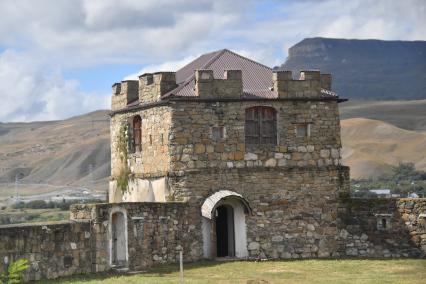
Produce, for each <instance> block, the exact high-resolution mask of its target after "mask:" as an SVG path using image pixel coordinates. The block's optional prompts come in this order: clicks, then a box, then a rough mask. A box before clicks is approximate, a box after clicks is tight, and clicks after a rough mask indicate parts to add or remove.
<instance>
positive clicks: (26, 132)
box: [0, 110, 111, 190]
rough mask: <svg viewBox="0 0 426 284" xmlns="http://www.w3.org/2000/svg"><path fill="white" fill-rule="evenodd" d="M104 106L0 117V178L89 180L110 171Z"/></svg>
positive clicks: (98, 181) (94, 183) (99, 181)
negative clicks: (49, 116) (9, 119)
mask: <svg viewBox="0 0 426 284" xmlns="http://www.w3.org/2000/svg"><path fill="white" fill-rule="evenodd" d="M107 114H108V111H106V110H102V111H95V112H92V113H88V114H85V115H81V116H76V117H72V118H69V119H66V120H61V121H47V122H31V123H0V183H10V182H14V181H15V177H16V176H18V177H19V180H20V183H23V184H25V183H43V184H44V183H46V184H52V185H60V186H64V185H74V186H78V185H90V187H98V188H103V190H106V188H107V182H106V177H108V176H109V174H110V155H111V154H110V146H109V117H108V115H107Z"/></svg>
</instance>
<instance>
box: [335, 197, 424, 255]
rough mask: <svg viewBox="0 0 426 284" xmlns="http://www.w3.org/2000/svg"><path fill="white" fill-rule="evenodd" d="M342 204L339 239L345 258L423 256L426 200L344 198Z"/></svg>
mask: <svg viewBox="0 0 426 284" xmlns="http://www.w3.org/2000/svg"><path fill="white" fill-rule="evenodd" d="M343 204H345V208H346V209H347V210H343V211H342V212H340V213H339V215H340V217H341V219H342V220H343V222H344V224H345V229H344V230H342V231H341V232H340V237H341V238H342V241H343V243H344V244H345V247H344V250H345V251H344V253H345V255H346V256H350V257H357V256H360V257H419V256H423V257H425V256H426V199H424V198H423V199H405V198H404V199H347V200H345V201H344V203H343ZM422 214H423V215H422ZM383 219H385V220H386V221H383ZM383 223H385V224H383ZM384 225H385V226H384Z"/></svg>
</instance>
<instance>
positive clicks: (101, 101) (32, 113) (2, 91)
mask: <svg viewBox="0 0 426 284" xmlns="http://www.w3.org/2000/svg"><path fill="white" fill-rule="evenodd" d="M0 96H1V100H2V112H1V113H0V121H35V120H52V119H63V118H67V117H69V116H71V115H75V114H77V113H84V112H88V111H92V110H96V109H101V108H108V106H109V96H102V95H98V94H95V93H92V94H88V93H84V92H81V91H79V90H78V82H77V81H74V80H64V79H63V78H62V77H61V76H60V74H59V73H58V72H54V71H52V70H51V71H46V70H45V67H44V66H43V65H42V62H40V61H37V60H35V59H34V57H30V56H28V55H24V54H19V53H16V52H14V51H10V50H6V51H4V52H3V53H1V54H0Z"/></svg>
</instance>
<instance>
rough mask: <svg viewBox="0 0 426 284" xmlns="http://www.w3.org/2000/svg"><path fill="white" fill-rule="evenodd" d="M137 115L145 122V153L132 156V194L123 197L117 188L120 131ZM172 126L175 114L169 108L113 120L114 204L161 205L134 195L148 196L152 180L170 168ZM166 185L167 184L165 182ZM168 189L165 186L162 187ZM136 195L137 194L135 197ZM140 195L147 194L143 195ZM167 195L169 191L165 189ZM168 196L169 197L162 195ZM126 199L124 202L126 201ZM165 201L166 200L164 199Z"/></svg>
mask: <svg viewBox="0 0 426 284" xmlns="http://www.w3.org/2000/svg"><path fill="white" fill-rule="evenodd" d="M136 115H140V116H141V118H142V128H141V129H142V134H141V139H142V149H141V151H140V152H135V153H129V154H128V166H129V169H130V172H131V178H130V181H129V190H128V192H127V193H126V194H125V195H124V196H123V195H122V193H121V190H120V189H118V188H117V183H116V178H117V176H118V175H119V174H120V169H121V167H120V165H121V163H122V162H121V160H120V153H119V151H118V141H119V135H120V128H121V127H122V126H123V125H125V124H126V123H127V121H128V119H129V118H130V120H131V118H132V117H134V116H136ZM170 125H171V112H170V108H169V107H167V106H161V107H156V108H148V109H144V110H139V111H135V112H131V113H125V114H116V115H115V116H113V117H112V118H111V181H110V190H109V196H110V201H112V202H120V201H124V200H129V201H130V200H131V201H158V200H155V199H153V200H149V199H140V198H139V199H136V200H133V199H135V198H136V197H134V196H133V195H138V196H140V195H142V196H147V195H148V193H147V192H148V191H149V187H152V185H151V180H147V179H150V178H151V177H152V178H155V177H161V176H164V175H166V172H167V171H168V170H169V165H170V155H169V142H168V141H169V134H170ZM163 184H164V182H163ZM161 188H164V186H161ZM132 191H135V192H133V193H132ZM138 191H143V192H144V194H141V193H140V192H138ZM163 191H166V189H164V190H163ZM161 195H162V196H163V195H165V193H161ZM123 197H124V200H123ZM162 199H164V198H162Z"/></svg>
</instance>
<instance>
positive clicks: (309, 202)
mask: <svg viewBox="0 0 426 284" xmlns="http://www.w3.org/2000/svg"><path fill="white" fill-rule="evenodd" d="M348 175H349V171H348V168H347V167H336V166H328V167H321V168H318V167H287V168H285V169H284V168H261V169H260V168H259V169H254V168H241V169H237V168H233V169H226V170H222V171H221V170H218V169H208V170H203V171H194V172H186V173H185V174H184V175H182V176H175V177H171V180H172V181H171V183H170V184H171V190H172V192H174V194H175V198H176V199H182V200H187V201H188V202H189V203H190V204H192V206H193V207H195V208H200V207H201V205H202V203H203V202H204V200H205V199H206V198H207V197H209V196H210V195H212V194H213V193H215V192H216V191H218V190H222V189H228V190H231V191H234V192H237V193H239V194H241V195H242V196H243V197H244V198H245V199H246V200H247V201H248V202H249V204H250V207H251V208H252V211H253V214H252V215H250V216H246V223H247V244H248V250H249V256H250V257H257V256H259V255H262V254H263V255H265V256H266V257H268V258H301V257H331V256H333V257H337V256H339V252H338V250H339V246H340V244H339V226H341V223H340V221H339V220H338V218H337V210H338V208H339V206H340V197H339V196H340V194H341V193H342V192H343V193H344V192H347V191H348V190H349V179H348V177H349V176H348ZM198 226H199V227H197V230H198V231H201V227H200V225H198Z"/></svg>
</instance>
